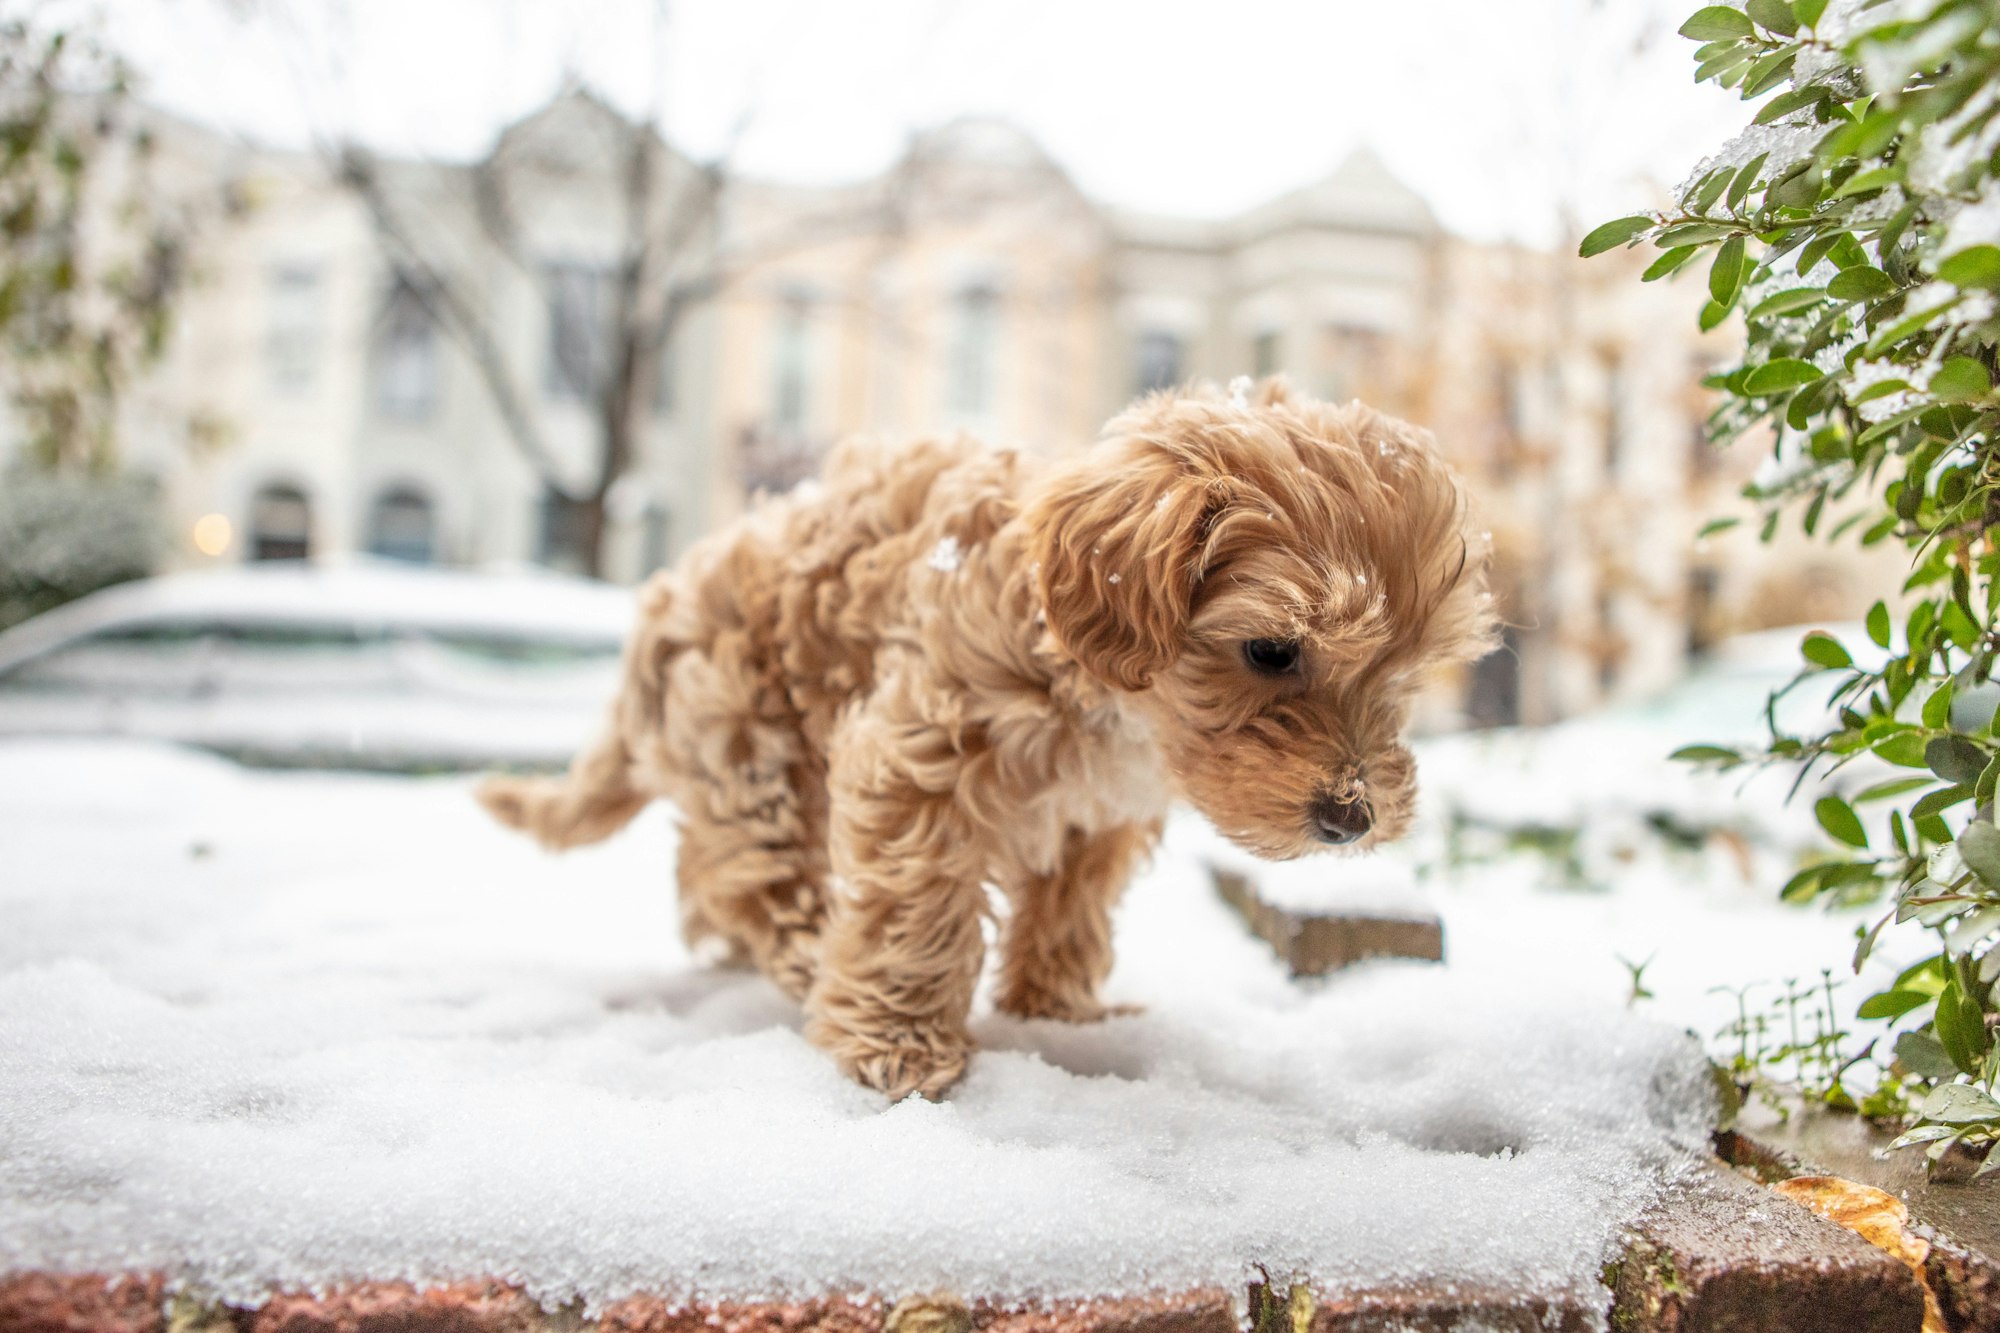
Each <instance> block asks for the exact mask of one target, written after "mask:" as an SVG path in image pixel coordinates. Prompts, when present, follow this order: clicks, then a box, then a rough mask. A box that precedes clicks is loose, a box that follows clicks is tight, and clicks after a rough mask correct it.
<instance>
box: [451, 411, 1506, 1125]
mask: <svg viewBox="0 0 2000 1333" xmlns="http://www.w3.org/2000/svg"><path fill="white" fill-rule="evenodd" d="M1486 558H1487V550H1486V543H1485V540H1484V538H1483V537H1481V536H1479V535H1477V534H1475V533H1474V532H1473V531H1472V530H1471V528H1470V526H1469V525H1468V521H1467V515H1466V505H1465V502H1464V499H1463V496H1462V493H1461V490H1460V487H1459V485H1458V483H1457V481H1456V479H1455V477H1454V476H1453V474H1452V472H1451V470H1450V469H1449V468H1448V467H1447V466H1446V464H1445V463H1444V462H1443V461H1442V459H1441V458H1440V457H1439V456H1438V453H1437V451H1436V449H1435V447H1434V446H1433V444H1432V442H1431V440H1430V438H1429V436H1428V435H1427V434H1425V433H1424V432H1421V431H1419V430H1416V429H1415V428H1413V427H1411V426H1409V425H1406V424H1405V423H1402V422H1399V421H1396V420H1393V419H1391V418H1388V417H1385V416H1382V415H1381V414H1379V413H1376V412H1374V411H1372V410H1371V409H1369V408H1367V407H1364V406H1362V405H1361V404H1359V403H1353V404H1350V405H1347V406H1333V405H1328V404H1324V403H1319V402H1315V401H1312V400H1309V399H1306V398H1303V397H1300V396H1296V395H1294V394H1293V393H1292V392H1291V391H1290V390H1289V389H1288V388H1287V387H1286V386H1285V385H1284V383H1283V382H1282V381H1281V380H1267V381H1265V382H1264V383H1263V384H1261V385H1259V386H1258V387H1257V389H1256V391H1255V392H1254V394H1252V395H1250V396H1249V397H1248V398H1244V397H1241V396H1239V397H1238V398H1237V399H1235V400H1233V401H1226V400H1223V399H1221V398H1219V397H1217V396H1215V395H1213V394H1199V395H1197V394H1186V395H1171V394H1163V395H1156V396H1154V397H1152V398H1149V399H1146V400H1144V401H1142V402H1140V403H1139V404H1137V405H1135V406H1134V407H1133V408H1132V409H1130V410H1129V411H1127V412H1126V413H1125V414H1124V415H1122V416H1120V417H1118V418H1116V419H1115V420H1113V421H1112V422H1111V423H1110V424H1109V426H1107V427H1106V431H1105V435H1104V438H1103V439H1102V440H1100V442H1099V443H1097V444H1096V445H1095V446H1094V447H1092V448H1091V449H1089V450H1087V451H1084V452H1083V453H1081V454H1079V455H1076V456H1074V457H1072V458H1070V459H1067V460H1064V461H1060V462H1054V463H1049V462H1043V461H1040V460H1036V459H1032V458H1030V457H1027V456H1024V455H1022V454H1019V453H1015V452H1012V451H1005V450H992V449H988V448H985V447H982V446H980V445H979V444H977V443H974V442H972V441H970V440H966V439H962V438H961V439H950V440H939V441H928V442H924V443H920V444H915V445H910V446H905V447H898V448H891V447H887V446H884V445H881V444H878V443H874V442H869V441H854V442H850V443H848V444H845V445H843V446H841V447H840V448H838V449H836V450H835V451H834V453H833V455H832V457H831V458H830V459H829V461H828V464H827V467H826V471H825V475H824V478H823V482H822V484H821V485H819V486H817V487H812V486H808V487H801V488H800V489H799V490H797V491H794V492H793V493H792V494H790V495H788V496H784V497H781V498H777V499H773V500H770V501H767V502H765V503H764V504H762V505H761V506H760V507H758V508H757V509H755V510H754V511H753V512H752V513H751V514H749V515H748V516H746V517H745V518H744V519H743V520H741V521H740V522H738V523H737V524H736V525H734V526H733V527H731V528H729V529H728V530H726V531H723V532H720V533H717V534H716V535H714V536H713V537H711V538H709V539H707V540H706V541H704V542H702V543H701V544H699V545H698V546H696V547H695V548H693V549H692V550H690V551H689V552H688V554H687V555H686V557H685V558H684V559H683V560H682V561H681V562H680V564H679V565H678V566H677V567H675V568H674V569H672V570H668V571H664V572H662V573H660V574H658V575H656V576H655V577H654V578H653V579H652V580H651V581H650V582H649V583H647V584H646V585H645V587H644V589H643V590H642V591H641V593H640V605H639V622H638V629H637V631H636V632H635V634H634V636H633V638H632V640H631V642H630V644H629V646H628V649H627V652H626V655H625V665H624V684H623V687H622V690H621V693H620V694H619V696H618V699H617V701H616V703H615V705H614V708H613V714H612V719H611V725H610V727H609V729H608V730H607V731H606V733H605V734H604V736H603V737H602V739H600V740H599V741H598V742H597V743H596V744H595V745H594V746H593V747H592V748H590V749H589V750H587V751H585V752H584V753H583V754H581V755H579V756H578V758H577V759H576V760H575V762H574V763H573V764H572V766H571V768H570V770H569V772H568V774H567V775H566V776H564V777H561V778H557V779H522V778H495V779H492V780H490V781H489V782H488V783H487V784H486V785H485V786H484V787H483V788H482V789H481V792H480V797H481V799H482V801H483V802H484V803H485V804H486V806H487V808H488V809H490V810H491V811H492V812H493V813H494V814H495V815H496V816H498V817H499V818H500V819H501V820H503V821H504V822H506V823H508V824H510V825H512V826H514V827H516V828H521V829H525V830H527V831H529V832H531V833H532V834H534V835H535V836H536V837H537V838H539V839H540V840H541V841H542V842H543V843H544V844H545V845H547V846H549V847H551V848H562V847H570V846H574V845H576V844H579V843H584V842H591V841H594V840H596V839H599V838H603V837H605V836H607V835H608V834H610V833H612V832H614V831H615V830H617V829H618V828H620V827H621V826H622V825H624V824H625V823H626V821H628V820H629V819H631V818H632V816H633V815H634V814H636V813H637V812H638V811H639V810H640V809H641V808H642V807H643V806H644V805H645V804H646V803H647V802H649V801H651V800H653V799H655V798H656V797H665V798H667V799H668V800H670V801H671V802H672V803H673V805H674V806H675V808H676V810H677V811H678V813H679V816H680V819H681V823H682V835H681V842H680V852H679V864H678V876H679V884H680V905H681V914H682V922H683V927H684V931H685V933H686V935H687V937H688V939H689V941H690V942H691V943H699V942H701V941H703V940H711V939H712V940H717V941H720V942H721V944H722V945H723V946H724V947H726V949H727V950H728V951H729V953H730V954H731V955H733V956H734V957H735V958H737V959H739V960H741V961H746V962H748V963H751V964H754V965H755V966H756V967H758V968H759V969H761V970H762V971H763V972H764V973H765V975H767V976H769V977H770V978H771V980H773V981H774V982H776V983H777V984H778V985H779V986H781V987H782V988H783V989H784V990H785V991H786V992H787V993H788V994H790V995H792V996H793V997H794V998H795V999H798V1000H799V1001H801V1002H802V1003H803V1004H804V1006H805V1009H806V1013H807V1024H806V1034H807V1036H808V1037H809V1038H810V1039H811V1040H812V1041H813V1042H814V1043H816V1044H817V1045H819V1046H820V1047H821V1048H823V1049H824V1050H826V1051H827V1052H828V1053H830V1054H831V1055H832V1056H833V1057H834V1058H835V1059H836V1060H837V1061H838V1062H839V1063H840V1065H841V1067H842V1068H843V1069H845V1070H846V1071H847V1072H848V1073H849V1074H850V1075H851V1076H853V1077H854V1078H856V1079H858V1080H860V1081H861V1082H862V1083H864V1084H867V1085H868V1086H870V1087H873V1088H878V1089H880V1090H882V1091H883V1092H886V1093H888V1094H889V1095H890V1096H892V1097H901V1096H903V1095H905V1094H907V1093H909V1092H912V1091H914V1092H919V1093H922V1094H924V1095H925V1096H936V1095H938V1094H940V1093H941V1092H942V1091H943V1090H944V1089H945V1088H947V1087H949V1086H950V1085H951V1084H952V1083H953V1082H954V1081H955V1080H956V1079H957V1078H958V1077H959V1076H960V1074H961V1073H962V1072H963V1071H964V1068H965V1063H966V1059H967V1056H968V1054H969V1052H970V1050H971V1046H972V1043H971V1040H970V1038H969V1036H968V1034H967V1030H966V1019H967V1014H968V1011H969V1010H970V1008H971V1004H972V998H973V990H974V987H975V985H976V983H977V982H978V979H979V975H980V971H981V967H982V963H983V960H984V955H985V944H984V939H983V936H982V931H981V920H982V916H983V914H984V913H985V912H986V910H987V907H988V904H987V898H986V893H985V886H986V885H988V884H991V885H994V886H997V887H998V889H999V890H1000V891H1001V892H1002V893H1003V894H1004V895H1005V896H1006V898H1007V900H1008V902H1009V904H1010V907H1011V911H1010V913H1009V919H1008V924H1007V929H1006V932H1005V936H1004V941H1003V944H1002V948H1001V959H1000V966H999V974H998V978H997V985H996V989H995V996H994V998H995V1003H996V1004H997V1006H998V1007H999V1008H1000V1009H1001V1010H1002V1011H1004V1012H1006V1013H1009V1014H1015V1015H1020V1016H1023V1017H1038V1018H1055V1019H1065V1020H1071V1021H1082V1020H1089V1019H1093V1018H1097V1017H1100V1016H1102V1015H1103V1013H1104V1012H1105V1011H1104V1008H1103V1006H1102V1005H1101V1004H1100V1002H1099V1000H1098V998H1097V990H1098V986H1099V983H1101V982H1102V981H1103V979H1104V977H1105V975H1106V974H1107V973H1108V972H1109V970H1110V967H1111V957H1112V954H1111V925H1110V913H1111V908H1112V906H1113V904H1114V902H1115V901H1116V899H1117V897H1118V895H1119V892H1120V890H1121V889H1122V888H1123V886H1124V884H1125V882H1126V880H1127V878H1128V877H1129V876H1130V875H1131V873H1132V872H1133V869H1134V868H1135V866H1136V865H1137V864H1138V863H1139V861H1140V860H1141V859H1142V858H1143V857H1144V856H1145V855H1146V854H1147V853H1148V852H1149V851H1150V849H1151V848H1152V846H1153V845H1154V843H1155V841H1156V839H1157V838H1158V836H1159V832H1160V825H1161V819H1162V816H1163V814H1164V813H1165V810H1166V808H1167V805H1168V802H1169V800H1170V799H1172V798H1173V797H1174V796H1176V795H1178V796H1182V797H1184V798H1186V799H1187V800H1189V801H1191V802H1192V803H1193V804H1194V805H1195V806H1197V807H1198V808H1200V809H1201V810H1202V811H1203V812H1204V813H1206V814H1207V815H1208V817H1209V818H1210V819H1212V820H1213V821H1214V822H1215V824H1216V825H1217V827H1219V828H1220V829H1221V830H1222V831H1223V832H1224V833H1225V834H1227V835H1228V836H1229V837H1231V838H1232V839H1234V840H1235V841H1237V842H1238V843H1240V844H1242V845H1243V846H1245V847H1247V848H1249V849H1251V850H1252V851H1255V852H1257V853H1259V854H1261V855H1264V856H1269V857H1292V856H1297V855H1301V854H1303V853H1305V852H1309V851H1313V850H1317V849H1319V848H1320V847H1321V846H1322V845H1323V842H1324V841H1325V833H1324V831H1323V829H1322V828H1321V827H1320V825H1319V824H1318V823H1316V819H1315V814H1314V812H1315V811H1316V810H1321V809H1324V808H1326V803H1327V802H1328V801H1329V800H1332V801H1337V802H1340V803H1341V808H1343V809H1346V810H1359V811H1363V812H1365V813H1364V815H1363V818H1364V819H1365V820H1366V821H1367V825H1368V827H1367V832H1366V835H1365V836H1363V837H1360V838H1359V840H1358V841H1357V842H1355V844H1354V845H1355V846H1357V847H1361V848H1365V847H1367V846H1371V845H1373V844H1374V843H1376V842H1380V841H1383V840H1387V839H1390V838H1394V837H1396V836H1398V835H1399V834H1401V833H1402V832H1403V831H1404V829H1405V828H1406V827H1407V825H1408V822H1409V818H1410V812H1411V806H1412V802H1413V799H1414V791H1415V788H1414V766H1413V764H1412V761H1411V758H1410V754H1409V751H1408V750H1407V749H1405V748H1404V747H1403V745H1402V744H1401V743H1400V740H1399V734H1400V732H1401V730H1402V728H1403V725H1404V721H1405V718H1406V713H1407V706H1408V700H1409V699H1410V697H1411V695H1412V694H1413V693H1414V691H1415V690H1416V688H1417V687H1418V686H1419V685H1420V683H1421V680H1420V678H1421V676H1422V674H1423V673H1424V672H1425V671H1426V670H1427V669H1428V668H1431V667H1433V666H1435V665H1437V664H1439V663H1445V662H1452V661H1466V660H1470V659H1471V658H1473V657H1476V656H1478V655H1479V654H1480V653H1482V652H1484V651H1485V650H1486V649H1487V648H1488V647H1489V646H1490V643H1491V626H1492V616H1491V610H1490V598H1489V597H1488V595H1487V594H1486V592H1485V588H1484V584H1485V564H1486ZM1252 643H1262V644H1270V643H1276V644H1279V645H1282V646H1283V647H1284V651H1285V652H1286V653H1289V654H1290V655H1291V656H1292V658H1293V659H1294V660H1293V661H1292V662H1291V664H1290V666H1289V667H1288V669H1286V670H1283V671H1275V672H1274V671H1272V670H1269V669H1268V668H1269V666H1270V665H1271V663H1270V661H1269V660H1265V661H1264V666H1263V668H1260V667H1259V666H1258V665H1257V660H1255V659H1253V657H1251V656H1247V655H1246V651H1245V645H1246V644H1252ZM1264 652H1265V658H1266V659H1269V658H1270V656H1271V650H1269V649H1266V650H1264Z"/></svg>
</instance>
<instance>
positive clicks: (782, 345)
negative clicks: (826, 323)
mask: <svg viewBox="0 0 2000 1333" xmlns="http://www.w3.org/2000/svg"><path fill="white" fill-rule="evenodd" d="M772 346H773V361H772V367H771V371H772V374H771V423H772V424H773V425H774V426H776V427H777V428H778V429H779V430H783V431H802V430H804V429H805V425H806V408H807V406H808V403H807V399H808V396H809V391H810V388H811V374H812V299H811V298H810V297H807V296H804V295H801V294H798V293H794V294H792V295H790V296H788V297H786V298H785V302H784V306H783V308H782V309H780V310H779V312H778V336H777V339H776V340H775V342H774V343H773V345H772Z"/></svg>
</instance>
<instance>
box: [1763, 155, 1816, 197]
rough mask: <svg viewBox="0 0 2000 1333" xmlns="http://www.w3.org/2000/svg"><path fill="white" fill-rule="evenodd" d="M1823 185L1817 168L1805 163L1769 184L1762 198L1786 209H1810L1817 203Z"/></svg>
mask: <svg viewBox="0 0 2000 1333" xmlns="http://www.w3.org/2000/svg"><path fill="white" fill-rule="evenodd" d="M1825 184H1826V181H1825V179H1824V178H1823V177H1822V176H1821V175H1820V171H1819V167H1818V166H1817V165H1816V164H1815V163H1812V162H1806V163H1803V164H1802V165H1801V167H1800V168H1799V169H1796V170H1792V171H1788V172H1786V173H1785V175H1784V176H1783V177H1781V178H1780V179H1778V180H1775V181H1773V182H1771V188H1770V189H1768V190H1766V191H1765V192H1764V198H1765V199H1767V200H1769V201H1770V202H1771V203H1774V204H1780V205H1783V206H1784V207H1786V208H1811V207H1812V206H1813V205H1814V204H1817V203H1818V202H1819V192H1820V189H1821V187H1822V186H1824V185H1825Z"/></svg>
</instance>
